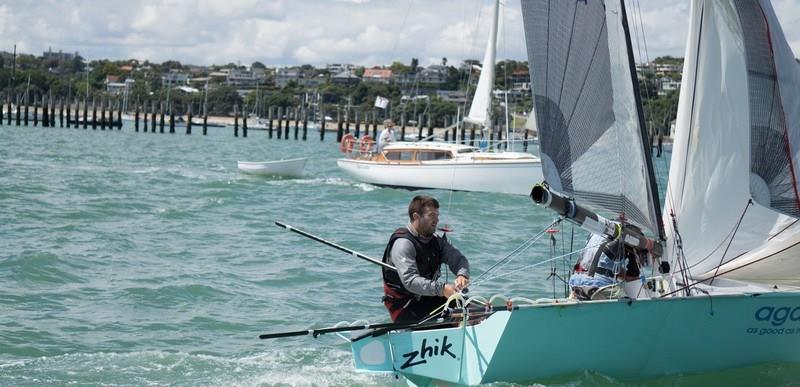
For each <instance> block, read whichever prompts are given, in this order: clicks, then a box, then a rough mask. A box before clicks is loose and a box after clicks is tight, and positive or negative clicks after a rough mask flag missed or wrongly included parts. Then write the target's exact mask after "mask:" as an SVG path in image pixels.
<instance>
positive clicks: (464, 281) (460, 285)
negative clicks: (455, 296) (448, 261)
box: [455, 275, 469, 292]
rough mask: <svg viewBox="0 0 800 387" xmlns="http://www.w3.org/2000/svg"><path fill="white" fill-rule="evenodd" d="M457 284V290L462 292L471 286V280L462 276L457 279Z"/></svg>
mask: <svg viewBox="0 0 800 387" xmlns="http://www.w3.org/2000/svg"><path fill="white" fill-rule="evenodd" d="M455 284H456V290H457V291H459V292H460V291H461V290H463V289H464V288H466V287H467V285H469V278H467V277H464V276H463V275H460V276H458V277H456V281H455Z"/></svg>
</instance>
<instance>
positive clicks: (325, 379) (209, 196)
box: [0, 126, 800, 386]
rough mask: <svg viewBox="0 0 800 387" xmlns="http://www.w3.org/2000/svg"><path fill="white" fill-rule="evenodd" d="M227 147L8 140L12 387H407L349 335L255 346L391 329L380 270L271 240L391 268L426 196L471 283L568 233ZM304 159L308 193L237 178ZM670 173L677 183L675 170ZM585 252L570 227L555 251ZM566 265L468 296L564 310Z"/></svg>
mask: <svg viewBox="0 0 800 387" xmlns="http://www.w3.org/2000/svg"><path fill="white" fill-rule="evenodd" d="M182 131H183V129H182V128H178V132H182ZM232 131H233V129H232V128H226V129H220V128H210V129H209V135H208V136H202V135H200V134H199V131H198V130H197V128H195V131H194V132H195V134H193V135H191V136H186V135H184V134H173V135H170V134H153V133H135V132H134V131H133V129H132V127H130V126H126V127H125V128H124V129H123V130H122V131H116V130H114V131H101V130H91V129H89V130H84V129H66V128H63V129H62V128H41V127H15V126H0V385H13V386H17V385H21V386H25V385H103V386H142V385H219V386H228V385H244V386H250V385H264V386H310V385H319V386H342V385H345V386H347V385H364V386H383V385H403V382H402V381H397V380H395V379H394V378H393V377H392V376H388V375H369V374H360V373H356V372H355V371H354V370H353V366H352V361H351V357H350V353H349V347H348V345H347V343H346V342H344V341H343V340H342V339H340V338H338V337H337V336H335V335H324V336H320V337H319V338H317V339H313V338H310V337H301V338H285V339H278V340H270V341H264V340H259V339H258V338H257V336H258V335H259V334H261V333H267V332H279V331H288V330H301V329H308V328H312V327H315V328H319V327H325V326H332V325H334V324H336V323H339V322H341V321H349V322H352V321H357V320H367V321H370V322H384V321H386V320H387V319H388V317H387V314H386V311H385V310H384V308H383V306H382V305H381V303H380V296H381V280H380V270H379V268H378V267H376V266H373V265H372V264H369V263H366V262H364V261H361V260H358V259H356V258H353V257H352V256H349V255H346V254H343V253H341V252H339V251H337V250H334V249H332V248H330V247H327V246H324V245H322V244H320V243H317V242H314V241H312V240H310V239H306V238H303V237H301V236H299V235H296V234H293V233H290V232H287V231H285V230H283V229H280V228H278V227H276V226H275V225H274V224H273V222H274V221H275V220H280V221H284V222H286V223H288V224H291V225H293V226H296V227H300V228H303V229H305V230H307V231H309V232H312V233H314V234H316V235H319V236H320V237H322V238H325V239H328V240H331V241H334V242H336V243H339V244H342V245H345V246H348V247H350V248H353V249H355V250H357V251H360V252H362V253H365V254H367V255H370V256H373V257H376V258H378V257H380V256H381V254H382V252H383V249H384V247H385V243H386V241H387V239H388V236H389V235H390V234H391V232H392V231H393V230H394V229H395V228H397V227H399V226H403V225H405V224H406V222H407V215H406V207H407V205H408V202H409V200H410V199H411V197H413V196H414V195H415V194H418V193H426V194H430V195H433V196H435V197H437V198H438V199H439V201H440V202H441V204H442V208H441V212H442V220H441V223H443V224H444V223H447V224H449V225H450V226H451V227H452V228H453V229H454V230H455V231H454V232H453V233H451V234H450V236H449V237H450V239H451V241H452V242H453V243H454V244H455V245H456V246H457V247H459V249H461V251H462V252H464V253H465V255H466V256H467V257H468V258H470V261H471V264H472V272H473V276H475V275H476V274H478V275H479V274H480V273H482V272H483V271H484V270H486V269H487V268H489V267H490V266H492V265H493V264H495V263H496V262H497V261H498V260H500V259H502V258H503V257H504V256H505V255H506V254H508V253H510V252H511V251H513V250H514V249H515V248H516V247H517V246H519V245H520V244H521V243H522V242H523V241H525V240H526V239H528V238H530V237H531V236H532V235H535V234H536V233H538V232H539V231H541V230H542V228H543V227H544V226H546V225H547V224H548V223H549V222H550V221H552V220H553V214H552V213H550V212H548V211H546V210H544V209H541V208H537V207H536V206H534V205H533V203H532V202H531V201H530V199H528V198H526V197H522V196H509V195H500V194H485V193H467V192H452V193H451V192H447V191H437V190H426V191H417V192H410V191H405V190H397V189H388V188H377V187H374V186H370V185H368V184H362V183H359V182H356V181H353V180H351V179H350V178H348V177H347V176H345V175H344V174H343V173H341V172H340V171H339V170H338V168H337V167H336V162H335V160H336V158H337V157H338V156H339V154H338V147H337V146H336V144H335V142H334V140H335V135H334V134H332V133H328V134H327V135H326V139H325V141H324V142H320V141H319V137H318V134H317V133H309V140H308V141H306V142H303V141H295V140H293V139H291V140H277V139H268V138H267V134H266V132H261V131H252V130H251V131H250V133H249V137H248V138H242V137H239V138H234V137H233V135H232ZM298 156H303V157H308V158H309V161H308V163H307V165H306V170H305V176H304V177H303V178H300V179H270V178H260V177H253V176H248V175H242V174H240V173H239V172H238V171H237V169H236V161H237V160H248V161H259V160H271V159H280V158H292V157H298ZM655 160H656V168H657V169H658V171H659V172H658V175H659V180H660V181H661V182H663V181H664V179H665V176H666V173H665V171H666V166H667V164H666V159H663V158H659V159H655ZM661 188H662V190H663V186H662V187H661ZM583 235H584V234H582V233H580V232H576V233H575V234H574V235H573V234H572V229H571V228H570V227H564V228H563V229H562V230H561V232H560V233H559V234H557V236H558V240H557V245H558V249H559V251H560V250H561V249H564V248H568V247H569V245H570V243H574V244H575V245H580V244H581V243H582V242H583V240H584V239H583V238H584V236H583ZM571 240H574V241H573V242H571ZM551 254H552V253H551V251H550V247H549V244H548V242H547V241H546V240H542V241H541V242H540V243H537V244H536V245H534V246H533V247H532V248H530V249H528V250H525V251H524V252H523V254H521V255H520V256H519V257H518V258H516V259H515V260H513V261H512V262H511V264H509V265H508V266H506V267H504V268H503V270H502V271H501V272H500V273H503V274H505V275H504V276H502V277H498V278H495V279H493V280H490V281H485V282H483V283H482V284H481V285H480V286H476V287H473V288H472V293H473V294H482V295H487V296H490V295H493V294H498V293H499V294H505V295H513V296H523V297H529V298H538V297H550V296H552V295H553V294H556V295H561V294H562V293H563V286H562V285H561V284H559V283H554V282H553V280H552V279H547V277H548V274H549V272H550V266H549V264H546V265H543V264H541V263H542V262H543V261H545V260H546V259H547V258H549V257H550V256H551ZM565 345H574V343H573V344H570V343H565ZM698 345H703V344H702V343H698ZM618 350H623V349H619V348H617V349H615V348H609V354H610V356H613V353H614V352H615V351H618ZM687 350H691V349H690V348H688V349H687ZM577 355H578V351H577V350H576V356H577ZM654 356H657V353H654ZM798 375H800V368H798V367H797V366H795V365H782V364H771V365H762V366H755V367H749V368H743V369H736V370H728V371H723V372H717V373H709V374H703V375H678V376H671V377H667V378H662V379H657V380H647V381H625V380H615V379H612V378H608V377H605V376H603V375H599V374H596V373H589V372H587V373H581V374H576V375H570V376H565V377H562V378H559V379H555V380H552V381H545V382H546V383H545V384H546V385H553V386H595V385H605V386H628V385H631V386H640V385H652V386H695V385H697V386H704V385H800V376H798Z"/></svg>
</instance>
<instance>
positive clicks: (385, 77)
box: [361, 67, 392, 83]
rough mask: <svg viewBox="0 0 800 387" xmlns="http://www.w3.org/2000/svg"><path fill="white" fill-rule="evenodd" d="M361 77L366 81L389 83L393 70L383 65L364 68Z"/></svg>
mask: <svg viewBox="0 0 800 387" xmlns="http://www.w3.org/2000/svg"><path fill="white" fill-rule="evenodd" d="M361 79H362V80H363V81H364V82H376V83H389V81H391V80H392V70H391V69H387V68H383V67H373V68H371V69H364V75H363V76H362V77H361Z"/></svg>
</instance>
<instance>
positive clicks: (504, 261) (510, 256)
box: [470, 218, 564, 286]
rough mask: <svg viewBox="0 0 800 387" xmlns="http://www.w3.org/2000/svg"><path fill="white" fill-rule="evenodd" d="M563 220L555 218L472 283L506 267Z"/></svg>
mask: <svg viewBox="0 0 800 387" xmlns="http://www.w3.org/2000/svg"><path fill="white" fill-rule="evenodd" d="M563 220H564V218H558V219H557V220H555V221H554V222H553V223H551V224H550V225H548V226H547V227H545V228H544V230H542V231H540V232H539V233H537V234H536V235H534V236H532V237H530V238H528V239H527V240H526V241H525V242H523V243H522V244H521V245H520V246H518V247H517V248H516V249H514V250H513V251H512V252H511V253H509V254H508V255H506V256H505V257H503V259H501V260H499V261H497V262H496V263H495V264H494V265H492V266H491V267H490V268H488V269H486V270H485V271H484V272H483V273H482V274H481V275H479V276H478V277H477V278H475V279H474V280H472V281H470V282H471V284H472V285H473V286H474V285H475V284H478V283H480V282H481V279H482V278H483V277H484V276H486V275H488V274H489V273H491V272H492V271H493V270H497V269H500V268H502V267H504V266H505V265H507V264H508V263H509V262H511V261H512V260H513V259H514V258H516V257H517V256H518V255H519V254H520V253H522V252H523V251H525V250H526V249H528V248H529V247H530V246H532V245H533V244H534V243H535V242H536V241H538V240H539V238H541V237H542V236H543V235H544V234H545V233H547V229H549V228H551V227H553V226H555V225H557V224H559V223H560V222H561V221H563Z"/></svg>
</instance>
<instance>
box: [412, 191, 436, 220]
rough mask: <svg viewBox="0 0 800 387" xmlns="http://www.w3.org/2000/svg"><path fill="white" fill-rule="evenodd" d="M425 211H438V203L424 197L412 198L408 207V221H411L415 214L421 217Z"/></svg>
mask: <svg viewBox="0 0 800 387" xmlns="http://www.w3.org/2000/svg"><path fill="white" fill-rule="evenodd" d="M427 209H439V201H438V200H436V199H434V198H432V197H430V196H426V195H417V196H414V198H413V199H411V203H410V204H409V205H408V219H409V220H410V221H413V220H414V213H415V212H416V213H418V214H419V216H422V215H424V214H425V210H427Z"/></svg>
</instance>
